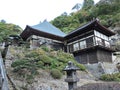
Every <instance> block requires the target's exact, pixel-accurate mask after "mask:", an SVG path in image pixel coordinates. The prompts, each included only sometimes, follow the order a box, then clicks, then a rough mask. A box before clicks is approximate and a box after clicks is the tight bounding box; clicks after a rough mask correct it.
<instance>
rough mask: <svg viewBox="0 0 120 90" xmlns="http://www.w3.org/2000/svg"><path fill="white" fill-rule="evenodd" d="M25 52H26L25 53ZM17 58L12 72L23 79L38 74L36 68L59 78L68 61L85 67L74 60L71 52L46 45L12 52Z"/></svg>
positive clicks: (82, 67) (83, 68) (81, 67)
mask: <svg viewBox="0 0 120 90" xmlns="http://www.w3.org/2000/svg"><path fill="white" fill-rule="evenodd" d="M26 52H27V53H26ZM14 54H15V56H17V57H18V58H19V59H18V60H15V61H14V62H13V63H12V65H11V66H12V67H13V72H15V73H16V74H17V75H18V76H20V77H23V78H25V79H32V78H33V77H34V76H35V75H37V74H39V72H38V69H40V68H41V69H43V70H46V71H48V72H49V73H50V74H51V76H52V77H53V78H55V79H59V78H61V76H62V75H63V74H64V72H63V69H64V68H65V66H66V65H67V63H68V61H72V62H74V64H75V65H77V66H78V67H79V68H80V70H82V71H85V67H84V66H83V65H81V64H79V63H77V62H76V61H75V60H74V57H73V56H72V55H71V54H68V53H65V52H63V51H61V50H59V51H54V50H52V49H48V48H47V47H42V48H38V49H34V50H25V51H23V52H21V53H18V54H17V55H16V53H14Z"/></svg>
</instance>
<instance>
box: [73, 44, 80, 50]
mask: <svg viewBox="0 0 120 90" xmlns="http://www.w3.org/2000/svg"><path fill="white" fill-rule="evenodd" d="M73 48H74V51H77V50H79V43H75V44H73Z"/></svg>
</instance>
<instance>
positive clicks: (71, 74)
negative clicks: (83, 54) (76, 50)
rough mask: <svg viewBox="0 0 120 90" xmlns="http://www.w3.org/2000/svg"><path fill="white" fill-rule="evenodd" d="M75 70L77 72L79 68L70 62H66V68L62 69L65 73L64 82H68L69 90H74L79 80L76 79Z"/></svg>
mask: <svg viewBox="0 0 120 90" xmlns="http://www.w3.org/2000/svg"><path fill="white" fill-rule="evenodd" d="M76 70H79V68H77V67H76V66H75V65H74V64H73V63H72V62H71V61H69V62H68V66H66V67H65V69H64V71H66V73H67V78H66V79H65V81H66V82H68V88H69V90H76V88H77V82H78V81H79V79H78V78H77V75H76Z"/></svg>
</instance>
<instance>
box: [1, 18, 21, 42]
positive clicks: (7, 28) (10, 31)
mask: <svg viewBox="0 0 120 90" xmlns="http://www.w3.org/2000/svg"><path fill="white" fill-rule="evenodd" d="M21 31H22V28H21V27H19V26H18V25H15V24H11V23H6V21H5V20H1V21H0V42H2V41H3V40H5V39H6V38H8V37H9V35H17V34H20V32H21Z"/></svg>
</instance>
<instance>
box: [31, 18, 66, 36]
mask: <svg viewBox="0 0 120 90" xmlns="http://www.w3.org/2000/svg"><path fill="white" fill-rule="evenodd" d="M30 27H32V28H33V29H36V30H38V31H42V32H46V33H50V34H53V35H57V36H61V37H64V36H65V35H66V34H65V33H63V32H62V31H61V30H59V29H58V28H56V27H55V26H53V25H52V24H50V23H49V22H47V21H46V20H44V21H43V22H42V23H40V24H37V25H34V26H30Z"/></svg>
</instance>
